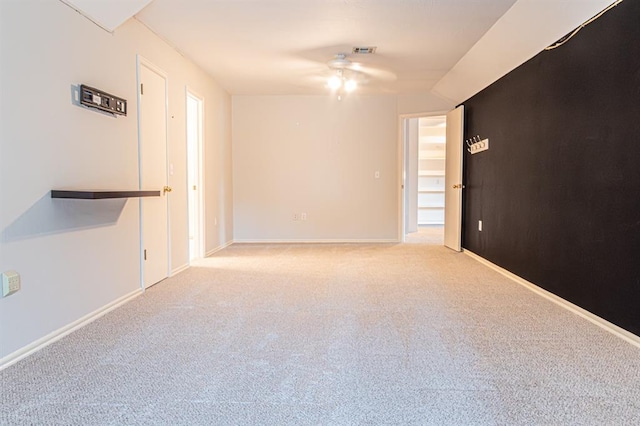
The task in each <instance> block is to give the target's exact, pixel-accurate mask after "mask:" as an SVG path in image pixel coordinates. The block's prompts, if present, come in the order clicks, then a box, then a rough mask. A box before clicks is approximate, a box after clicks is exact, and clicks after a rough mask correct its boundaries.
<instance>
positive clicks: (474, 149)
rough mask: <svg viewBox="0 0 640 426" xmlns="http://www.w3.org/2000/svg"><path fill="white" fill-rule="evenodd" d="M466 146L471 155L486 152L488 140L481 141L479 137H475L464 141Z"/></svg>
mask: <svg viewBox="0 0 640 426" xmlns="http://www.w3.org/2000/svg"><path fill="white" fill-rule="evenodd" d="M464 142H465V143H466V144H467V151H469V152H470V153H472V154H477V153H478V152H482V151H486V150H488V149H489V138H485V139H481V138H480V135H476V136H474V137H472V138H470V139H467V140H465V141H464Z"/></svg>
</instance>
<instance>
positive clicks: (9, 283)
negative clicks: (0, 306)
mask: <svg viewBox="0 0 640 426" xmlns="http://www.w3.org/2000/svg"><path fill="white" fill-rule="evenodd" d="M18 290H20V275H19V274H18V273H17V272H16V271H7V272H4V273H3V274H2V297H7V296H10V295H12V294H13V293H15V292H16V291H18Z"/></svg>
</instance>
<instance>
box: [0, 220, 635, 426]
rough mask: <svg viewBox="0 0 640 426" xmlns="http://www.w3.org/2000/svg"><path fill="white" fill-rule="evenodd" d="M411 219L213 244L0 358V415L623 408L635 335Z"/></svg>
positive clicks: (511, 420)
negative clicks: (399, 226) (564, 303)
mask: <svg viewBox="0 0 640 426" xmlns="http://www.w3.org/2000/svg"><path fill="white" fill-rule="evenodd" d="M422 231H423V232H421V233H419V234H417V235H412V236H410V237H409V238H408V239H407V242H406V243H404V244H337V245H336V244H310V245H307V244H242V245H233V246H231V247H228V248H227V249H225V250H223V251H221V252H219V253H217V254H216V255H214V256H212V257H210V258H207V259H204V260H202V261H200V262H199V263H198V265H197V266H195V267H192V268H190V269H189V270H187V271H185V272H183V273H181V274H179V275H177V276H175V277H173V278H170V279H167V280H165V281H163V282H161V283H160V284H158V285H156V286H154V287H153V288H151V289H150V290H149V291H147V292H146V293H145V294H144V295H142V296H140V297H138V298H136V299H135V300H133V301H132V302H130V303H128V304H126V305H125V306H123V307H121V308H119V309H117V310H115V311H113V312H111V313H110V314H108V315H106V316H104V317H103V318H101V319H99V320H97V321H95V322H93V323H91V324H90V325H88V326H86V327H84V328H83V329H81V330H79V331H77V332H75V333H73V334H71V335H70V336H68V337H66V338H64V339H62V340H61V341H59V342H57V343H54V344H52V345H50V346H48V347H46V348H45V349H43V350H42V351H40V352H38V353H36V354H34V355H33V356H30V357H28V358H26V359H25V360H23V361H21V362H19V363H17V364H15V365H13V366H11V367H9V368H7V369H5V370H3V371H0V386H1V390H2V401H1V403H0V424H3V425H43V424H49V425H107V424H113V425H137V424H144V425H153V424H164V425H177V424H179V425H226V424H251V425H253V424H260V425H284V424H292V425H318V424H321V425H360V424H367V425H369V424H371V425H381V424H394V425H395V424H415V425H573V424H575V425H637V424H639V423H640V350H639V349H638V348H636V347H634V346H632V345H630V344H628V343H626V342H625V341H623V340H621V339H618V338H617V337H615V336H613V335H611V334H609V333H607V332H605V331H603V330H602V329H600V328H598V327H596V326H595V325H593V324H591V323H589V322H587V321H586V320H583V319H582V318H580V317H578V316H575V315H573V314H572V313H570V312H568V311H565V310H563V309H562V308H560V307H558V306H557V305H555V304H553V303H551V302H549V301H547V300H546V299H544V298H541V297H539V296H537V295H536V294H534V293H533V292H530V291H529V290H527V289H525V288H523V287H521V286H519V285H517V284H515V283H513V282H512V281H509V280H508V279H507V278H505V277H503V276H502V275H500V274H498V273H496V272H494V271H492V270H490V269H488V268H486V267H485V266H483V265H481V264H480V263H478V262H476V261H475V260H473V259H471V258H469V257H468V256H466V255H464V254H459V253H454V252H452V251H450V250H448V249H446V248H444V247H442V246H441V245H440V244H441V241H442V238H441V234H439V232H440V229H439V228H425V229H423V230H422Z"/></svg>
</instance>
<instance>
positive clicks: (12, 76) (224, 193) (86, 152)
mask: <svg viewBox="0 0 640 426" xmlns="http://www.w3.org/2000/svg"><path fill="white" fill-rule="evenodd" d="M138 53H139V54H141V55H142V56H144V57H145V58H146V59H148V60H149V61H151V62H152V63H154V64H155V65H156V66H158V67H160V68H162V69H163V70H164V71H165V72H166V73H167V74H168V76H169V133H168V135H169V136H168V137H169V161H170V162H172V163H173V165H174V174H173V175H172V176H170V178H169V184H170V185H171V186H172V187H173V189H174V191H173V193H172V194H171V212H170V214H171V242H172V247H171V248H172V256H171V266H172V268H173V269H174V270H175V269H177V268H180V267H182V266H184V265H186V264H187V262H188V239H187V238H188V237H187V194H186V164H187V162H186V130H185V109H186V108H185V86H186V85H189V87H191V88H192V89H193V90H195V91H197V92H198V93H200V94H202V95H203V96H204V98H205V157H206V158H205V163H206V166H207V171H206V176H205V179H206V186H205V191H206V230H207V232H206V248H207V250H211V249H213V248H215V247H218V246H220V245H223V244H225V243H226V242H228V241H230V240H231V239H232V238H233V235H232V232H233V231H232V229H233V223H232V214H233V213H232V212H233V210H232V198H231V197H232V187H231V138H230V126H231V123H230V117H231V116H230V111H231V102H230V97H229V96H228V95H227V94H226V92H224V91H223V90H222V89H221V88H220V87H219V86H218V85H217V84H216V83H215V82H214V81H213V80H211V78H209V77H208V76H207V75H206V74H205V73H204V72H203V71H201V70H200V69H199V68H197V67H196V66H195V65H193V64H192V63H191V62H189V61H187V60H186V59H185V58H184V57H182V56H181V55H180V54H178V53H177V52H176V51H175V50H173V49H172V48H170V47H169V46H168V45H167V44H166V43H164V42H163V41H161V40H160V39H159V38H158V37H156V36H155V35H154V34H152V33H151V32H150V31H149V30H147V29H146V28H145V27H144V26H143V25H141V24H140V23H138V22H137V21H135V20H130V21H128V22H127V23H125V24H124V25H123V26H122V27H120V28H118V29H117V30H116V31H115V33H114V34H110V33H107V32H106V31H104V30H102V29H101V28H99V27H98V26H96V25H95V24H93V23H91V22H90V21H89V20H87V19H85V18H84V17H82V16H81V15H79V14H78V13H76V12H75V11H74V10H72V9H71V8H69V7H68V6H66V5H64V4H63V3H61V2H57V1H47V2H44V1H36V0H21V1H17V0H4V1H1V2H0V57H1V58H2V59H1V61H0V66H1V69H0V71H1V72H0V77H1V80H0V83H1V86H0V120H1V129H0V132H1V133H0V135H1V137H0V270H1V271H6V270H10V269H15V270H17V271H18V272H19V273H20V274H21V276H22V290H21V291H20V292H18V293H16V294H14V295H12V296H10V297H8V298H4V299H0V365H1V364H2V363H3V362H5V361H6V360H8V359H10V358H12V357H14V356H15V355H16V354H17V353H19V352H20V351H22V350H24V349H25V348H26V347H28V345H30V344H32V343H33V342H34V341H36V340H38V339H40V338H42V337H43V336H46V335H47V334H48V333H52V332H55V331H56V330H59V329H60V328H62V327H64V326H66V325H68V324H70V323H72V322H74V321H76V320H78V319H79V318H82V317H83V316H85V315H87V314H89V313H91V312H93V311H96V310H98V309H101V308H102V307H104V306H105V305H108V304H109V303H111V302H112V301H114V300H117V299H119V298H121V297H123V296H126V295H128V294H132V293H135V292H136V291H137V290H138V289H139V288H140V256H139V249H140V247H139V233H140V229H139V203H138V201H137V200H136V199H130V200H128V201H126V202H125V201H122V200H121V201H113V200H109V201H74V200H51V199H50V196H49V191H50V190H51V189H52V188H70V189H136V188H137V187H138V141H137V116H136V115H137V113H136V110H137V106H136V54H138ZM80 83H85V84H88V85H91V86H95V87H98V88H100V89H103V90H105V91H107V92H110V93H113V94H115V95H118V96H121V97H123V98H126V99H127V100H128V106H129V114H128V116H127V117H119V118H117V119H116V118H112V117H109V116H106V115H103V114H100V113H97V112H94V111H92V110H88V109H85V108H82V107H79V106H77V105H74V104H73V102H72V96H73V88H72V86H74V85H77V84H80ZM216 218H217V223H218V224H217V225H214V221H215V219H216ZM2 358H4V360H3V359H2Z"/></svg>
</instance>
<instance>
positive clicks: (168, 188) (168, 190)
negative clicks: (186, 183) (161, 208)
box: [162, 186, 173, 194]
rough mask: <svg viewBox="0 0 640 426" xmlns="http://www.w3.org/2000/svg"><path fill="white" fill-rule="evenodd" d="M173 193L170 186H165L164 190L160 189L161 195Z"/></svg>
mask: <svg viewBox="0 0 640 426" xmlns="http://www.w3.org/2000/svg"><path fill="white" fill-rule="evenodd" d="M171 191H173V189H171V187H170V186H165V187H164V188H162V193H163V194H166V193H167V192H171Z"/></svg>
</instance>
